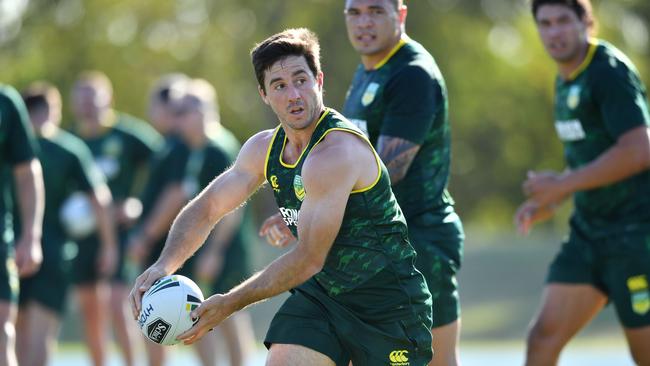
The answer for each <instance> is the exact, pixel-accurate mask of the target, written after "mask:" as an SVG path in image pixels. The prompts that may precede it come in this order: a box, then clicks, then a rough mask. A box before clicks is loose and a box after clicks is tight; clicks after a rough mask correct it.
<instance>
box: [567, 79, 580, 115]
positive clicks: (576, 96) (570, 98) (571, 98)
mask: <svg viewBox="0 0 650 366" xmlns="http://www.w3.org/2000/svg"><path fill="white" fill-rule="evenodd" d="M580 89H581V88H580V85H574V86H572V87H571V88H570V89H569V94H568V95H567V98H566V104H567V105H568V106H569V108H571V109H576V107H577V106H578V104H580Z"/></svg>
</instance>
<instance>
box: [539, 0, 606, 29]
mask: <svg viewBox="0 0 650 366" xmlns="http://www.w3.org/2000/svg"><path fill="white" fill-rule="evenodd" d="M530 5H531V11H532V12H533V17H534V18H535V19H537V11H538V10H539V8H540V7H542V6H543V5H564V6H566V7H567V8H569V9H571V10H572V11H573V12H574V13H575V15H576V16H577V17H578V19H582V20H585V21H586V22H587V26H588V27H589V28H593V27H595V24H596V23H595V19H594V13H593V10H592V7H591V2H590V0H532V1H531V4H530Z"/></svg>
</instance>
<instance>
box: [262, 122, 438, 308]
mask: <svg viewBox="0 0 650 366" xmlns="http://www.w3.org/2000/svg"><path fill="white" fill-rule="evenodd" d="M331 131H345V132H349V133H352V134H354V135H356V136H359V137H360V138H362V139H363V140H364V141H366V142H368V141H367V139H366V138H365V136H364V135H363V133H362V132H361V131H360V130H359V129H358V128H357V127H356V126H354V125H353V124H351V123H350V122H349V121H347V120H346V119H344V117H343V116H341V115H340V114H339V113H337V112H336V111H334V110H332V109H326V111H325V112H324V113H323V115H322V116H321V117H320V119H319V120H318V122H317V126H316V129H315V130H314V133H313V135H312V137H311V140H310V142H309V144H308V145H307V146H306V147H305V149H304V150H303V152H302V154H301V156H300V157H299V158H298V160H297V161H296V162H295V163H294V164H287V163H285V162H283V161H282V154H283V151H284V147H285V145H286V143H287V138H286V134H285V133H284V130H283V129H282V128H281V127H280V126H279V127H278V128H277V129H276V131H275V134H274V136H273V139H272V141H271V143H270V145H269V150H268V153H267V161H266V166H265V168H266V169H265V176H266V179H267V181H268V182H269V184H270V185H271V188H272V189H273V193H274V195H275V198H276V201H277V203H278V206H279V208H280V212H281V214H282V216H283V218H284V220H285V222H286V224H287V225H288V226H289V228H290V229H291V231H292V232H293V234H294V235H296V236H297V235H298V232H297V225H298V218H299V212H300V207H301V205H302V202H303V200H304V199H305V197H307V196H308V195H309V192H307V191H305V187H304V186H303V183H302V177H301V170H302V166H303V164H304V162H305V161H306V160H307V158H308V156H309V153H310V151H311V150H312V149H313V148H314V147H315V146H316V145H317V144H318V143H319V142H320V141H322V139H323V138H325V137H326V135H327V134H328V133H329V132H331ZM368 146H369V147H370V148H371V149H372V146H371V145H370V142H368ZM373 153H374V154H375V157H376V161H377V166H378V169H379V173H378V177H377V179H376V181H375V182H374V183H373V184H372V185H370V186H369V187H366V188H364V189H360V190H356V191H352V192H351V193H350V196H349V198H348V202H347V205H346V209H345V213H344V216H343V222H342V225H341V228H340V230H339V232H338V235H337V236H336V238H335V240H334V243H333V245H332V248H331V249H330V252H329V253H328V256H327V259H326V261H325V265H324V267H323V269H322V270H321V271H320V272H319V273H317V274H316V275H314V277H313V278H312V279H311V280H310V281H308V282H313V281H315V282H316V283H317V284H318V287H316V288H322V289H323V290H324V291H325V292H326V293H327V295H328V296H330V297H332V298H334V299H335V300H337V301H338V302H339V303H341V304H343V305H346V306H347V307H348V308H349V309H350V310H351V311H353V312H355V313H357V314H358V316H359V317H361V318H365V319H375V320H387V319H392V318H399V317H402V316H404V315H405V314H410V315H412V314H413V312H414V311H418V312H422V309H425V308H424V307H429V308H430V306H431V302H430V301H431V299H430V295H429V292H428V290H427V289H426V284H425V281H424V279H423V277H422V275H421V274H420V273H419V272H418V271H417V270H416V269H415V267H414V259H415V251H414V250H413V248H412V247H411V245H410V244H409V242H408V238H407V228H406V222H405V219H404V216H403V214H402V211H401V209H400V207H399V205H398V204H397V201H396V200H395V196H394V195H393V192H392V190H391V188H390V180H389V178H388V172H387V170H386V168H385V166H384V165H383V163H381V160H380V159H379V157H378V155H377V154H376V152H374V150H373ZM311 285H312V286H310V285H309V284H307V285H302V286H301V289H302V290H304V291H307V292H308V291H313V288H315V287H314V286H313V283H311ZM419 306H422V308H421V307H419Z"/></svg>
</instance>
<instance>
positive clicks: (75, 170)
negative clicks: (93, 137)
mask: <svg viewBox="0 0 650 366" xmlns="http://www.w3.org/2000/svg"><path fill="white" fill-rule="evenodd" d="M23 98H24V100H25V104H26V106H27V110H28V112H29V117H30V119H31V121H32V125H33V127H34V130H35V131H36V135H37V136H38V144H39V148H40V149H39V152H38V158H39V160H40V161H41V164H42V166H43V181H44V184H45V215H44V217H43V239H42V247H43V263H42V265H41V268H40V270H39V271H38V272H37V273H36V274H34V275H32V276H29V277H25V278H22V279H21V281H20V287H21V289H20V307H19V312H18V322H17V345H16V348H17V350H18V361H19V363H20V365H21V366H38V365H46V364H47V363H48V361H49V359H50V356H51V355H52V352H53V351H54V348H55V346H56V337H57V335H58V331H59V327H60V325H61V319H62V317H63V313H64V310H65V298H66V295H67V290H68V286H69V276H70V258H66V256H65V252H66V250H65V249H66V248H65V244H66V242H67V241H68V238H67V235H66V233H65V232H64V229H63V227H62V225H61V220H60V216H59V211H60V209H61V206H62V204H63V202H64V201H65V199H66V198H67V197H68V196H69V195H70V194H71V193H73V192H75V191H82V192H85V193H86V194H88V196H89V198H90V201H91V202H92V206H93V209H94V214H95V217H96V218H97V219H96V220H97V224H98V230H99V233H100V236H101V245H102V250H101V252H102V253H103V255H102V257H101V261H100V263H99V271H100V272H102V273H104V274H111V273H113V270H114V266H115V261H116V259H117V243H116V238H115V231H114V228H113V222H112V218H111V217H110V212H109V208H110V202H111V193H110V191H109V189H108V187H107V186H106V184H105V183H104V177H103V176H102V174H101V172H99V171H98V170H97V168H96V167H95V165H94V162H93V159H92V154H91V153H90V151H89V150H88V147H87V146H86V144H84V143H83V141H81V140H80V139H78V138H77V137H75V136H73V135H71V134H70V133H68V132H65V131H63V130H62V129H60V128H59V125H60V123H61V95H60V94H59V91H58V90H57V89H56V88H55V87H53V86H52V85H50V84H47V83H42V82H41V83H34V84H32V85H30V86H29V87H28V88H27V89H26V90H25V91H24V92H23Z"/></svg>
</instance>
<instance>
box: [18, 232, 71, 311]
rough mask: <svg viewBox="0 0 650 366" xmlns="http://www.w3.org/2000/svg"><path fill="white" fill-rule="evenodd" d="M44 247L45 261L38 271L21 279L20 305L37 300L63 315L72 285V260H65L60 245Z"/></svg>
mask: <svg viewBox="0 0 650 366" xmlns="http://www.w3.org/2000/svg"><path fill="white" fill-rule="evenodd" d="M54 246H55V248H52V250H48V248H43V263H42V264H41V268H40V269H39V270H38V272H37V273H36V274H35V275H33V276H31V277H28V278H23V279H21V280H20V297H19V303H20V305H21V306H22V305H25V304H27V303H28V302H29V301H35V302H37V303H39V304H41V305H43V306H44V307H46V308H48V309H50V310H52V311H54V312H55V313H56V314H57V315H58V316H60V317H61V316H63V313H64V311H65V304H66V296H67V293H68V288H69V285H70V278H69V277H70V265H71V263H70V261H69V260H64V258H63V255H61V253H62V249H61V246H60V245H54Z"/></svg>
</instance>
